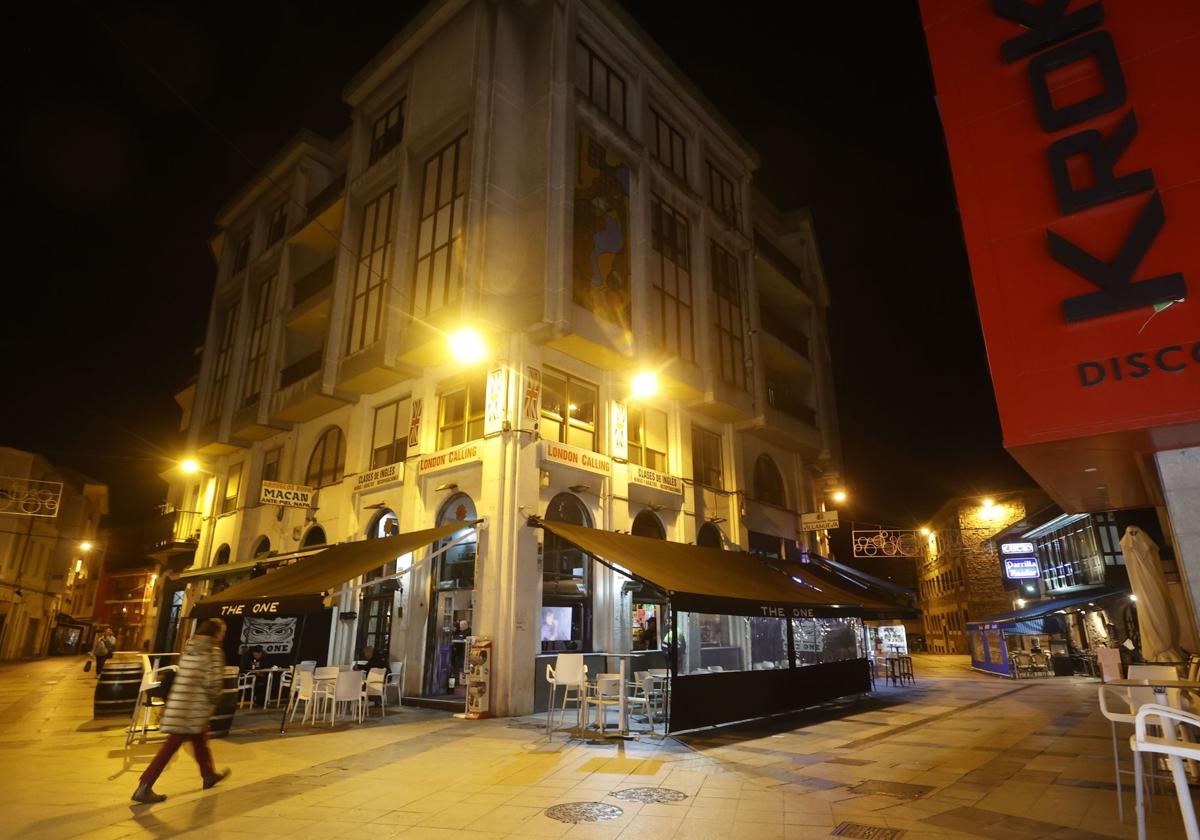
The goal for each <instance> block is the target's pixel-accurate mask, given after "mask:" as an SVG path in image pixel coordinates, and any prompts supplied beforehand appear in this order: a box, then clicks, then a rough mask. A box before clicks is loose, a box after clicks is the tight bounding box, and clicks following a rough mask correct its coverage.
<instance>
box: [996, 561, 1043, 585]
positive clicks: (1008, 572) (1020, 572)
mask: <svg viewBox="0 0 1200 840" xmlns="http://www.w3.org/2000/svg"><path fill="white" fill-rule="evenodd" d="M1040 574H1041V569H1039V568H1038V560H1037V558H1036V557H1006V558H1004V576H1005V577H1006V578H1008V579H1009V580H1033V579H1035V578H1037V577H1038V576H1039V575H1040Z"/></svg>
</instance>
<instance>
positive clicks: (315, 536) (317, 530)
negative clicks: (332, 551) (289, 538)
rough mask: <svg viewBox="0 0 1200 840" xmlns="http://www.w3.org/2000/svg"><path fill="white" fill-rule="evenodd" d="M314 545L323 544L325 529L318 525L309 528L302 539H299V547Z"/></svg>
mask: <svg viewBox="0 0 1200 840" xmlns="http://www.w3.org/2000/svg"><path fill="white" fill-rule="evenodd" d="M314 545H325V529H324V528H322V527H321V526H320V525H314V526H312V527H311V528H309V529H308V533H307V534H305V535H304V539H303V540H301V541H300V547H301V548H312V547H313V546H314Z"/></svg>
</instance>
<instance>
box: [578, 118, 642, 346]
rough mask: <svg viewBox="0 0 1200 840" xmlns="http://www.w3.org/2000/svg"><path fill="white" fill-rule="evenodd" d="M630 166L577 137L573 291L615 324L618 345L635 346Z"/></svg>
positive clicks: (587, 138)
mask: <svg viewBox="0 0 1200 840" xmlns="http://www.w3.org/2000/svg"><path fill="white" fill-rule="evenodd" d="M629 181H630V169H629V164H628V163H626V162H625V161H624V160H622V159H621V157H620V156H618V155H617V154H616V153H615V152H613V151H612V150H610V149H606V148H605V147H604V146H602V145H601V144H600V143H599V142H598V141H597V140H596V139H595V138H594V137H591V136H589V135H587V134H585V133H584V132H582V131H581V132H579V133H578V134H577V135H576V138H575V234H574V240H573V244H574V260H573V272H572V273H573V280H574V283H573V287H572V290H573V294H572V297H573V299H574V301H575V303H576V304H578V305H579V306H582V307H584V308H585V309H587V310H589V311H591V312H592V313H594V314H595V315H596V316H597V317H598V318H600V319H601V320H602V321H605V322H607V323H609V324H612V325H613V326H614V327H616V328H618V330H619V332H618V333H617V334H616V336H615V338H616V340H617V344H618V349H621V350H629V349H631V347H632V341H633V332H632V330H631V328H630V323H631V320H630V319H631V311H632V292H631V283H630V276H629V272H630V267H629V266H630V259H629Z"/></svg>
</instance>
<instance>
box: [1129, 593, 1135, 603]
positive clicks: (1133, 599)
mask: <svg viewBox="0 0 1200 840" xmlns="http://www.w3.org/2000/svg"><path fill="white" fill-rule="evenodd" d="M1129 600H1130V601H1136V600H1137V596H1136V595H1133V594H1130V596H1129Z"/></svg>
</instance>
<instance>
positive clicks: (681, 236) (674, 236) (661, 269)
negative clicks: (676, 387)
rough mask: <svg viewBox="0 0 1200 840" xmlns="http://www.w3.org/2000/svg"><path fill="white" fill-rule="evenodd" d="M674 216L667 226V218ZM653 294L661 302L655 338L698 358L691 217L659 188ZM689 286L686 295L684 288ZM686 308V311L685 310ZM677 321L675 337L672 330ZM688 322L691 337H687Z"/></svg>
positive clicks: (654, 207)
mask: <svg viewBox="0 0 1200 840" xmlns="http://www.w3.org/2000/svg"><path fill="white" fill-rule="evenodd" d="M668 217H669V218H670V222H671V227H670V230H667V229H666V227H665V224H664V222H665V220H666V219H667V218H668ZM650 266H651V268H650V294H651V296H652V298H653V299H654V301H655V303H656V304H657V309H658V312H657V315H658V318H657V323H656V324H654V325H653V330H652V331H653V332H654V333H655V335H654V338H655V340H656V341H657V342H658V344H659V346H660V347H662V348H664V349H665V350H667V351H668V352H670V353H674V354H675V355H677V356H679V358H681V359H684V360H685V361H689V362H694V361H695V360H696V325H695V306H696V297H695V288H694V287H693V283H692V281H693V279H694V272H693V270H692V232H691V221H690V220H689V219H688V217H687V216H686V215H685V214H683V213H681V212H680V211H679V210H678V209H676V208H675V207H674V206H673V205H672V204H671V203H670V202H668V201H667V200H666V199H664V198H663V197H662V196H661V195H659V194H658V193H656V192H652V193H651V194H650ZM685 288H686V290H687V295H686V299H685V297H684V296H683V295H682V294H681V290H682V289H685ZM685 310H686V312H685ZM672 322H673V324H674V326H673V330H674V332H673V335H674V339H673V340H671V335H672V333H668V324H671V323H672ZM685 326H686V333H687V339H686V341H685V340H684V338H683V336H684V327H685Z"/></svg>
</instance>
